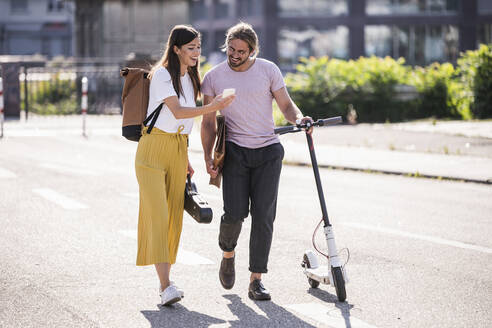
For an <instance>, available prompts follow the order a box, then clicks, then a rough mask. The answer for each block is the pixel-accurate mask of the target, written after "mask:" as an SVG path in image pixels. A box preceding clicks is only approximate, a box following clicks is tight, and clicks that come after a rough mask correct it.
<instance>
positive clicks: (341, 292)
mask: <svg viewBox="0 0 492 328" xmlns="http://www.w3.org/2000/svg"><path fill="white" fill-rule="evenodd" d="M331 272H332V273H333V283H334V284H335V290H336V292H337V297H338V300H339V301H340V302H345V299H346V298H347V293H346V291H345V280H344V279H343V273H342V268H341V267H335V268H334V267H332V268H331Z"/></svg>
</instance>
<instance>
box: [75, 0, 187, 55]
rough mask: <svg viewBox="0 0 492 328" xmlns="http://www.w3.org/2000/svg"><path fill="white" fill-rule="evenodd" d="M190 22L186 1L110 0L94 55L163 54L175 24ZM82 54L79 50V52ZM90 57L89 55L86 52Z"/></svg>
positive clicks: (105, 8)
mask: <svg viewBox="0 0 492 328" xmlns="http://www.w3.org/2000/svg"><path fill="white" fill-rule="evenodd" d="M187 23H189V9H188V3H187V1H186V0H166V1H156V0H126V1H116V0H106V1H104V2H103V4H102V14H101V18H100V23H98V24H100V26H101V29H100V32H96V31H94V32H93V33H101V34H100V35H95V36H94V38H95V39H99V40H100V45H96V46H95V47H94V48H95V49H97V50H96V53H95V54H93V55H91V56H94V57H105V58H115V59H123V58H125V57H126V56H127V55H128V54H130V53H137V54H144V55H149V56H153V57H159V56H160V55H161V53H162V51H163V49H164V47H165V42H166V41H167V37H168V35H169V32H170V30H171V29H172V27H173V26H174V25H177V24H187ZM77 52H78V53H79V51H77ZM86 56H87V55H86Z"/></svg>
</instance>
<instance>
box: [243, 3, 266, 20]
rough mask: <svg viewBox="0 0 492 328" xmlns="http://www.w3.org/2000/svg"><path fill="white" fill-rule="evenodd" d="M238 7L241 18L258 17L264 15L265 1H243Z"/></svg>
mask: <svg viewBox="0 0 492 328" xmlns="http://www.w3.org/2000/svg"><path fill="white" fill-rule="evenodd" d="M238 5H239V16H241V17H258V16H261V14H262V13H263V0H242V1H239V3H238Z"/></svg>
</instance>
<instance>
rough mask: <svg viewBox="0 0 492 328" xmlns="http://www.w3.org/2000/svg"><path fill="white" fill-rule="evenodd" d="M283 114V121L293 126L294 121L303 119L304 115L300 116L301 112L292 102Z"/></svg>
mask: <svg viewBox="0 0 492 328" xmlns="http://www.w3.org/2000/svg"><path fill="white" fill-rule="evenodd" d="M283 114H284V117H285V119H286V120H287V121H289V122H290V123H292V124H295V123H296V120H298V119H301V118H303V117H304V115H302V113H301V110H300V109H299V108H298V107H297V106H296V104H294V103H293V102H291V103H290V104H289V106H287V108H286V109H285V111H284V112H283Z"/></svg>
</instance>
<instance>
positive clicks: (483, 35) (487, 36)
mask: <svg viewBox="0 0 492 328" xmlns="http://www.w3.org/2000/svg"><path fill="white" fill-rule="evenodd" d="M477 29H478V35H477V48H478V46H479V45H480V44H482V43H483V44H491V43H492V24H483V25H479V26H478V27H477Z"/></svg>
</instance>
